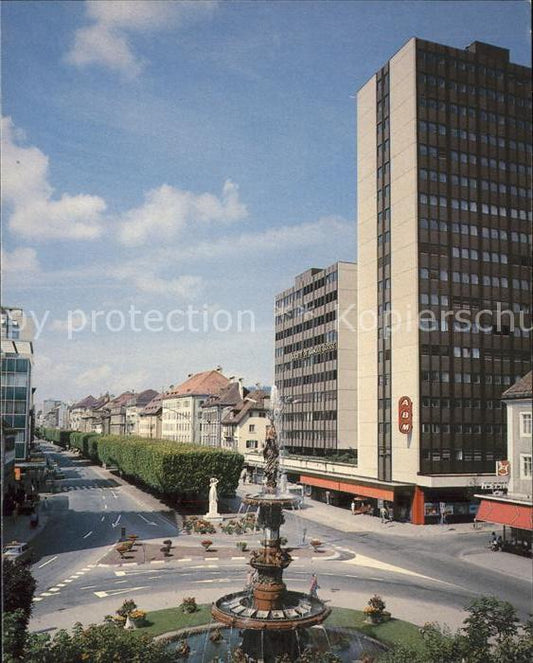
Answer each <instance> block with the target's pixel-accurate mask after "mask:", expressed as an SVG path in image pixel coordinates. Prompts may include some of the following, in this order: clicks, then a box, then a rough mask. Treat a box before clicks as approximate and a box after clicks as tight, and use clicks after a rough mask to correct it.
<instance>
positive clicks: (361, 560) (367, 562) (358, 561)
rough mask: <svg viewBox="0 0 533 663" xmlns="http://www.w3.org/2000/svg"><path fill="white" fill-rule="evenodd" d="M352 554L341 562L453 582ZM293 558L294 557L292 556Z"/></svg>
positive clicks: (424, 578)
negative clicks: (350, 557) (351, 556)
mask: <svg viewBox="0 0 533 663" xmlns="http://www.w3.org/2000/svg"><path fill="white" fill-rule="evenodd" d="M350 552H351V553H352V554H353V555H354V557H353V558H352V559H347V560H345V561H343V564H355V565H357V566H366V567H367V568H371V569H376V570H378V569H379V570H380V571H390V572H391V573H398V574H402V575H406V576H412V577H415V578H422V579H423V580H432V581H433V582H439V583H442V584H443V585H453V583H449V582H446V581H444V580H438V579H437V578H431V577H430V576H425V575H423V574H422V573H416V572H415V571H409V569H404V568H402V567H400V566H394V564H388V563H387V562H380V561H379V560H378V559H374V558H373V557H366V556H365V555H361V554H359V553H356V552H355V551H354V550H350ZM293 559H294V558H293Z"/></svg>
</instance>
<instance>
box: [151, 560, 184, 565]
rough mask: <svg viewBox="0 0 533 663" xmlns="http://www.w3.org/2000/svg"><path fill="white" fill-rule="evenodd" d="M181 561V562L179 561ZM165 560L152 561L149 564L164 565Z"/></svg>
mask: <svg viewBox="0 0 533 663" xmlns="http://www.w3.org/2000/svg"><path fill="white" fill-rule="evenodd" d="M181 561H183V560H181ZM164 563H165V560H164V559H153V560H152V561H151V562H150V564H164Z"/></svg>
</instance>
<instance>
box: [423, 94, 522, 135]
mask: <svg viewBox="0 0 533 663" xmlns="http://www.w3.org/2000/svg"><path fill="white" fill-rule="evenodd" d="M418 103H419V105H420V107H421V108H427V109H429V110H434V111H441V112H446V111H448V112H449V113H450V115H457V116H458V117H469V118H471V119H474V120H475V119H478V120H479V121H482V122H493V123H494V124H498V125H499V126H501V127H505V126H507V127H509V128H515V129H522V130H526V129H527V130H531V126H532V125H531V122H529V121H528V120H521V119H520V118H518V117H512V116H511V115H499V114H498V113H492V112H490V111H486V110H484V109H482V108H475V107H474V106H462V105H461V104H447V103H446V102H444V101H440V100H437V99H430V98H428V97H423V96H421V97H419V100H418Z"/></svg>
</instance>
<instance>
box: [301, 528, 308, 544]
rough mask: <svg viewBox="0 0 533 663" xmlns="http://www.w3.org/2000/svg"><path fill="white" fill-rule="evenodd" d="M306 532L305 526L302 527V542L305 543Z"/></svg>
mask: <svg viewBox="0 0 533 663" xmlns="http://www.w3.org/2000/svg"><path fill="white" fill-rule="evenodd" d="M306 534H307V527H304V528H303V530H302V543H305V536H306Z"/></svg>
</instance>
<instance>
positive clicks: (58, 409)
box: [37, 398, 68, 429]
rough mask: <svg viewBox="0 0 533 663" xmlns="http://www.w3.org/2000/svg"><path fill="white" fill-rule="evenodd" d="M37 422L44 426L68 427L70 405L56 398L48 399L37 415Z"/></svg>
mask: <svg viewBox="0 0 533 663" xmlns="http://www.w3.org/2000/svg"><path fill="white" fill-rule="evenodd" d="M37 423H38V425H39V426H43V427H44V428H60V429H67V428H68V405H66V404H65V403H63V402H62V401H59V400H56V399H52V398H49V399H46V400H45V401H43V405H42V409H41V411H40V413H39V414H38V416H37Z"/></svg>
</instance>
